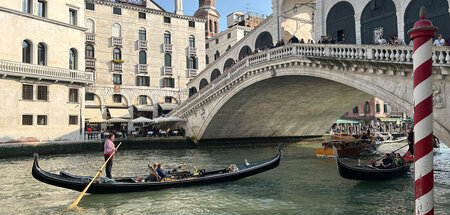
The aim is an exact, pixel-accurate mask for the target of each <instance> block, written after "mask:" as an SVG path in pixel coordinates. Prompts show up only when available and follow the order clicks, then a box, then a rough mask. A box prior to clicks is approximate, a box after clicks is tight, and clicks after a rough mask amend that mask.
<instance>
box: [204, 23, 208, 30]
mask: <svg viewBox="0 0 450 215" xmlns="http://www.w3.org/2000/svg"><path fill="white" fill-rule="evenodd" d="M205 30H208V22H205Z"/></svg>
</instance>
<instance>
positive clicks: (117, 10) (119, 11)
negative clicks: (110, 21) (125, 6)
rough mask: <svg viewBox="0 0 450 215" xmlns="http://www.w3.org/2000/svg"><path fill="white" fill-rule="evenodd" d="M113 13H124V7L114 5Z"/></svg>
mask: <svg viewBox="0 0 450 215" xmlns="http://www.w3.org/2000/svg"><path fill="white" fill-rule="evenodd" d="M113 14H116V15H122V8H119V7H113Z"/></svg>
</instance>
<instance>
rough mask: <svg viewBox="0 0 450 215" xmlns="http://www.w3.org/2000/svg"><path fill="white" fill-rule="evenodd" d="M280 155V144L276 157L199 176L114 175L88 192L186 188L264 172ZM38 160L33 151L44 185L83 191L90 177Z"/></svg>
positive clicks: (37, 176)
mask: <svg viewBox="0 0 450 215" xmlns="http://www.w3.org/2000/svg"><path fill="white" fill-rule="evenodd" d="M281 155H282V145H280V146H278V154H277V155H276V156H275V157H273V158H270V159H266V160H262V161H258V162H250V163H248V162H246V163H243V164H236V166H235V168H234V171H226V169H220V170H214V171H203V172H202V173H201V174H200V175H199V176H191V177H187V178H185V179H179V180H168V181H158V182H138V181H137V177H122V178H114V180H115V181H116V183H97V182H94V183H92V185H91V187H90V188H89V189H88V190H87V192H88V193H94V194H100V193H127V192H142V191H151V190H160V189H166V188H173V187H185V186H192V185H204V184H210V183H217V182H227V181H233V180H237V179H241V178H245V177H249V176H252V175H255V174H258V173H261V172H265V171H267V170H270V169H273V168H275V167H277V166H278V165H279V164H280V159H281ZM38 160H39V155H37V154H36V153H35V155H34V163H33V169H32V174H33V177H34V178H35V179H37V180H39V181H41V182H44V183H47V184H51V185H54V186H58V187H63V188H67V189H71V190H77V191H83V189H84V188H85V187H86V186H87V185H88V183H89V182H90V181H91V180H92V178H93V177H89V176H75V175H71V174H68V173H64V172H61V173H60V174H54V173H50V172H47V171H44V170H42V169H41V168H40V167H39V163H38ZM233 166H234V165H233ZM236 167H237V168H236ZM102 181H105V178H101V179H100V182H102Z"/></svg>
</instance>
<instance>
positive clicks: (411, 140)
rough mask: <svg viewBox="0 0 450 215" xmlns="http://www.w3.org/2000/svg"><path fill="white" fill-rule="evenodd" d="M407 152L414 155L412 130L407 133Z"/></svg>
mask: <svg viewBox="0 0 450 215" xmlns="http://www.w3.org/2000/svg"><path fill="white" fill-rule="evenodd" d="M408 145H409V148H408V151H409V152H410V153H411V155H414V131H413V129H412V128H410V129H409V131H408Z"/></svg>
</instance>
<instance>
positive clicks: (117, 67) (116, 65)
mask: <svg viewBox="0 0 450 215" xmlns="http://www.w3.org/2000/svg"><path fill="white" fill-rule="evenodd" d="M111 64H112V66H111V67H112V69H113V71H122V63H115V62H111Z"/></svg>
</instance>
